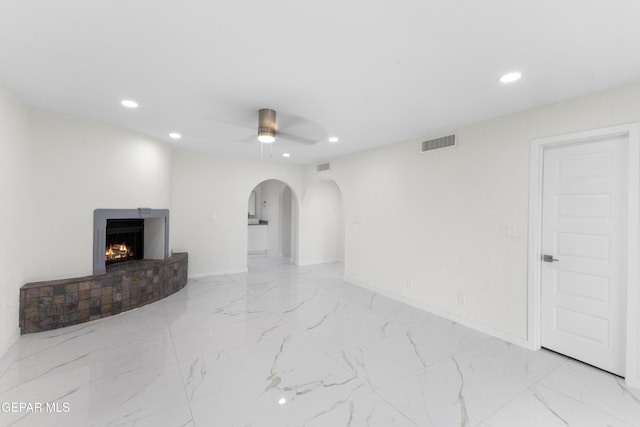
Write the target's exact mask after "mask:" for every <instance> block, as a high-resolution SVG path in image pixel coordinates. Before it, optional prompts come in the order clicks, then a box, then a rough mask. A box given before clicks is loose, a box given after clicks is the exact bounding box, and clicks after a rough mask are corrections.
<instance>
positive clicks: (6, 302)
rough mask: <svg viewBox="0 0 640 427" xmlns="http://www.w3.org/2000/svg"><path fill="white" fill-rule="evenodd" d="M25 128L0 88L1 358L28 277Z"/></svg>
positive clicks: (18, 108) (13, 334)
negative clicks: (22, 288)
mask: <svg viewBox="0 0 640 427" xmlns="http://www.w3.org/2000/svg"><path fill="white" fill-rule="evenodd" d="M27 126H28V111H27V108H26V107H25V106H24V105H23V104H22V103H21V102H20V101H19V100H18V99H17V98H16V97H15V96H14V95H13V94H12V93H10V92H9V91H8V90H6V89H5V88H4V87H3V86H2V85H0V199H1V200H2V202H1V204H0V224H2V238H1V239H0V356H2V354H4V353H5V351H6V350H7V349H8V348H9V347H10V346H11V344H12V343H13V342H14V341H15V340H16V339H17V338H18V336H19V333H20V331H19V329H18V307H19V292H20V291H19V290H20V287H21V286H22V285H23V284H24V283H25V279H26V277H27V267H28V260H27V254H28V253H29V247H28V242H27V241H26V240H25V238H26V237H27V236H28V235H29V234H30V233H31V232H32V228H31V227H32V218H33V217H32V213H33V203H32V202H33V200H32V192H31V173H32V166H31V146H30V144H29V140H28V135H27Z"/></svg>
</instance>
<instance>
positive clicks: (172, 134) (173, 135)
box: [169, 132, 182, 139]
mask: <svg viewBox="0 0 640 427" xmlns="http://www.w3.org/2000/svg"><path fill="white" fill-rule="evenodd" d="M169 138H171V139H180V138H182V135H180V134H179V133H175V132H173V133H170V134H169Z"/></svg>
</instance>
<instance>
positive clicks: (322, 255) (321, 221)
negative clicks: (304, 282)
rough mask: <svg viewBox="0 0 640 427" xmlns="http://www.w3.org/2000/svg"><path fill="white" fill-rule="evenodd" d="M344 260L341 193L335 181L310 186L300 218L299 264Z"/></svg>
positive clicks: (306, 192)
mask: <svg viewBox="0 0 640 427" xmlns="http://www.w3.org/2000/svg"><path fill="white" fill-rule="evenodd" d="M338 261H340V262H343V261H344V210H343V206H342V194H341V193H340V189H339V188H338V186H337V185H336V183H335V182H333V181H318V182H313V183H311V184H310V185H309V186H308V187H307V188H306V191H305V194H304V199H303V202H302V214H301V216H300V264H301V265H307V264H321V263H327V262H338Z"/></svg>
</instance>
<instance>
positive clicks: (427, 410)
mask: <svg viewBox="0 0 640 427" xmlns="http://www.w3.org/2000/svg"><path fill="white" fill-rule="evenodd" d="M342 274H343V272H342V266H341V265H340V264H326V265H319V266H311V267H296V266H292V265H289V264H285V263H283V262H282V261H281V260H279V259H273V258H266V257H262V258H253V259H252V260H251V263H250V271H249V272H248V273H244V274H233V275H226V276H216V277H209V278H204V279H195V280H190V281H189V284H188V285H187V287H186V288H184V289H183V290H181V291H180V292H178V293H176V294H174V295H172V296H170V297H169V298H167V299H165V300H162V301H160V302H157V303H154V304H152V305H149V306H146V307H144V308H141V309H138V310H135V311H131V312H128V313H124V314H121V315H118V316H115V317H112V318H107V319H102V320H99V321H96V322H93V323H88V324H83V325H76V326H73V327H69V328H65V329H59V330H55V331H49V332H44V333H39V334H33V335H27V336H23V337H21V338H20V340H19V341H18V342H17V344H16V345H15V346H13V347H12V349H11V350H10V351H9V352H8V353H7V354H6V355H5V356H4V357H3V358H2V359H1V360H0V404H1V405H2V408H1V410H0V426H29V427H34V426H47V427H52V426H65V427H68V426H82V427H86V426H136V427H140V426H153V427H157V426H186V427H194V426H197V427H204V426H221V427H231V426H259V427H272V426H273V427H276V426H295V427H300V426H309V427H311V426H322V427H337V426H354V427H355V426H381V427H389V426H414V427H415V426H435V427H448V426H478V427H514V426H544V427H552V426H560V427H566V426H579V427H585V426H619V427H623V426H636V427H638V426H640V392H639V391H634V390H630V389H628V388H627V387H626V386H625V383H624V381H623V380H622V379H620V378H618V377H615V376H613V375H610V374H607V373H604V372H602V371H599V370H597V369H595V368H591V367H589V366H586V365H583V364H581V363H578V362H576V361H573V360H571V359H568V358H565V357H562V356H560V355H557V354H555V353H552V352H549V351H545V350H541V351H538V352H531V351H528V350H525V349H522V348H520V347H517V346H514V345H509V344H507V343H505V342H503V341H501V340H499V339H495V338H492V337H490V336H487V335H484V334H482V333H479V332H476V331H474V330H471V329H468V328H466V327H463V326H460V325H457V324H454V323H452V322H450V321H447V320H444V319H442V318H438V317H436V316H433V315H431V314H428V313H425V312H422V311H420V310H417V309H415V308H412V307H408V306H406V305H403V304H401V303H399V302H396V301H393V300H390V299H388V298H385V297H382V296H379V295H375V294H373V293H371V292H369V291H367V290H364V289H362V288H359V287H356V286H353V285H350V284H347V283H344V281H343V280H342ZM12 403H17V404H19V403H23V404H31V405H32V408H31V410H29V408H28V407H27V408H24V410H17V409H19V407H12V406H10V405H11V404H12ZM37 404H41V405H42V408H41V410H40V411H38V410H37ZM46 404H50V406H49V407H46V406H45V405H46ZM52 404H53V405H52ZM14 409H16V410H14Z"/></svg>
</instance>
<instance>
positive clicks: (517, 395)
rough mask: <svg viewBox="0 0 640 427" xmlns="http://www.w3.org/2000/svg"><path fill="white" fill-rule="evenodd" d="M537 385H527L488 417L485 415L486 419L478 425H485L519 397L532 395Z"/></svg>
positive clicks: (533, 383)
mask: <svg viewBox="0 0 640 427" xmlns="http://www.w3.org/2000/svg"><path fill="white" fill-rule="evenodd" d="M536 385H537V383H535V382H532V383H531V384H529V386H528V387H527V388H526V389H524V390H522V391H520V392H518V393H516V394H515V395H514V396H513V397H512V398H511V399H509V400H508V401H507V402H505V403H504V404H502V405H500V407H499V408H497V409H496V410H495V411H493V412H491V413H490V414H489V415H487V416H486V417H484V418H483V419H481V420H480V421H479V422H478V425H482V423H486V422H487V420H488V419H490V418H491V417H493V416H494V415H495V414H497V413H498V412H500V411H501V410H503V409H504V408H505V407H507V406H509V405H510V404H511V403H512V402H514V401H515V400H517V399H519V398H520V397H522V396H524V395H526V394H527V393H529V392H532V393H533V388H534V387H535V386H536Z"/></svg>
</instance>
